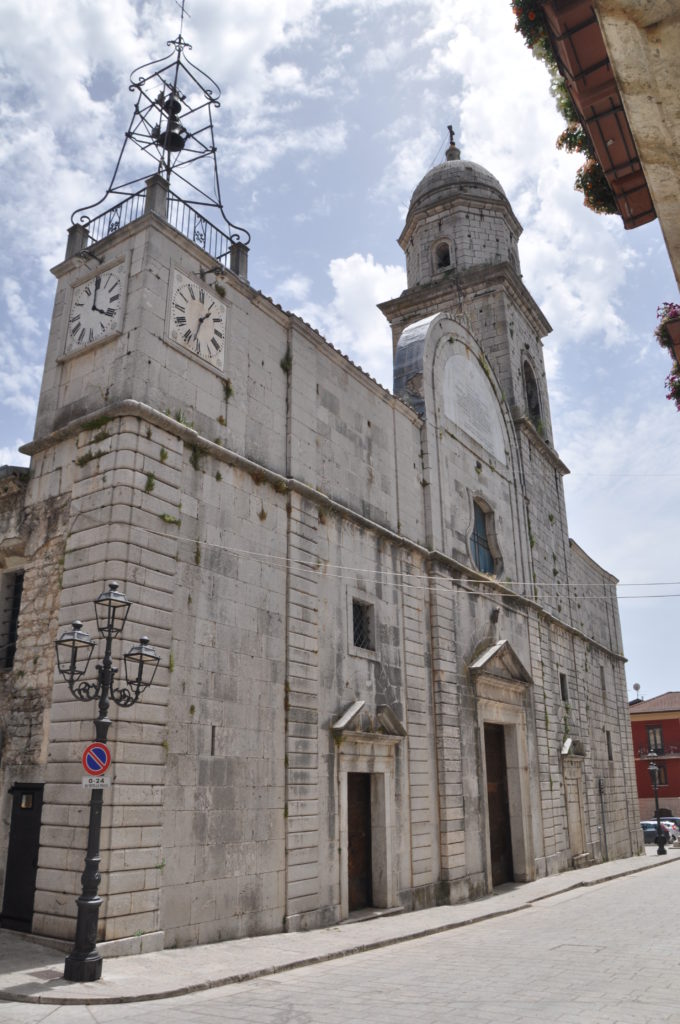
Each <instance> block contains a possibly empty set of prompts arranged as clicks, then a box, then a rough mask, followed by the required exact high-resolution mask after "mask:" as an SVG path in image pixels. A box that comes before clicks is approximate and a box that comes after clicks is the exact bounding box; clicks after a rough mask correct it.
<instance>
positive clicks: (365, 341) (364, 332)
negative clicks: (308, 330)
mask: <svg viewBox="0 0 680 1024" xmlns="http://www.w3.org/2000/svg"><path fill="white" fill-rule="evenodd" d="M328 272H329V275H330V278H331V282H332V285H333V290H334V295H333V299H332V300H331V302H330V303H329V304H328V305H326V306H320V305H318V304H316V303H313V302H308V303H304V304H302V305H300V306H298V307H296V308H295V309H294V310H293V312H295V313H297V314H298V316H301V317H302V319H303V320H306V321H307V322H308V323H310V324H311V325H312V327H315V328H316V329H317V330H318V331H320V333H321V334H323V335H324V336H325V337H326V338H327V340H328V341H330V343H331V344H332V345H335V347H336V348H339V349H340V350H341V351H342V352H344V353H345V354H346V355H348V356H349V357H350V359H352V360H353V361H354V362H356V363H358V364H359V366H361V367H362V369H364V370H365V371H366V372H367V373H370V375H371V376H372V377H375V379H376V380H377V381H379V383H381V384H382V385H383V386H384V387H386V388H389V389H390V390H391V388H392V335H391V332H390V329H389V325H388V323H387V321H386V320H385V318H384V316H383V315H382V313H381V312H380V310H379V309H377V308H376V304H377V303H378V302H384V301H385V300H386V299H391V298H394V297H395V296H397V295H399V294H400V293H401V292H402V290H403V289H404V288H405V286H406V273H405V272H404V270H403V269H402V267H396V266H382V265H381V264H379V263H376V262H375V260H374V259H373V256H371V255H370V253H369V254H368V255H367V256H363V255H361V254H360V253H353V254H352V255H351V256H347V257H346V258H344V259H335V260H333V261H332V262H331V264H330V267H329V270H328Z"/></svg>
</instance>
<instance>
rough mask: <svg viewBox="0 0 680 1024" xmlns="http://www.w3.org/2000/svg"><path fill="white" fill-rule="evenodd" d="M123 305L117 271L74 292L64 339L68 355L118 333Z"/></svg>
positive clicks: (102, 274) (106, 271)
mask: <svg viewBox="0 0 680 1024" xmlns="http://www.w3.org/2000/svg"><path fill="white" fill-rule="evenodd" d="M122 302H123V282H122V278H121V274H120V272H119V271H117V270H105V271H104V272H103V273H101V274H98V275H97V276H96V277H91V278H90V280H89V281H86V282H85V283H84V284H81V285H78V287H77V288H74V289H73V299H72V301H71V312H70V314H69V319H68V330H67V337H66V350H67V352H70V351H73V350H74V349H77V348H82V347H83V346H84V345H90V344H91V343H92V342H93V341H99V339H100V338H105V337H106V336H107V335H109V334H113V333H115V332H116V331H119V330H120V328H121V322H120V321H121V312H122Z"/></svg>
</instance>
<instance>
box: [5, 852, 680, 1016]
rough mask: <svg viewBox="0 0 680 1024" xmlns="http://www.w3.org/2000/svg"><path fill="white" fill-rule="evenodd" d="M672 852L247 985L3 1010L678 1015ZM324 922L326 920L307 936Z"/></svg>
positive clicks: (676, 873)
mask: <svg viewBox="0 0 680 1024" xmlns="http://www.w3.org/2000/svg"><path fill="white" fill-rule="evenodd" d="M673 860H674V863H670V862H669V863H667V864H666V865H664V866H663V868H662V869H661V870H646V871H639V872H636V873H635V874H631V875H627V876H624V877H620V878H614V879H612V880H611V881H607V882H605V883H603V884H597V885H592V886H589V887H584V888H577V889H571V890H569V891H564V892H561V893H557V894H556V895H551V896H547V897H546V898H545V899H540V900H539V901H538V902H535V903H532V904H531V905H530V906H529V907H527V908H526V909H521V910H517V911H516V912H514V913H509V914H506V915H505V916H501V917H496V918H492V919H486V920H481V921H478V922H477V923H472V924H469V925H466V926H465V927H460V928H456V929H454V930H452V931H444V932H441V933H440V934H436V935H431V936H428V937H426V938H419V939H414V940H412V941H407V942H399V943H398V944H396V945H390V946H387V947H385V948H382V949H377V950H374V951H369V952H364V953H359V954H355V955H352V956H347V957H343V958H342V959H335V960H330V961H327V962H323V963H319V964H314V965H312V966H309V967H301V968H297V969H294V970H288V971H284V972H283V973H279V974H274V975H270V976H267V977H263V978H259V979H255V980H252V981H247V982H243V983H240V984H231V985H226V986H222V987H219V988H213V989H210V990H208V991H201V992H195V993H192V994H189V995H186V996H179V997H176V998H174V999H162V1000H154V1001H145V1002H133V1003H127V1004H123V1005H120V1004H118V1005H117V1004H109V1005H93V1004H91V1005H89V1006H84V1005H70V1006H54V1005H51V1006H48V1005H40V1004H36V1003H17V1002H13V1003H3V1004H0V1022H3V1024H4V1022H8V1024H9V1022H11V1024H37V1022H48V1021H49V1024H109V1022H110V1024H114V1022H116V1024H118V1022H126V1024H127V1022H130V1024H134V1022H137V1021H139V1022H143V1024H156V1022H159V1024H160V1022H164V1024H175V1022H176V1024H180V1022H182V1024H194V1022H195V1024H209V1022H210V1021H218V1020H219V1021H224V1022H228V1024H232V1022H233V1024H236V1022H238V1024H241V1022H243V1024H250V1022H252V1024H347V1022H348V1021H349V1022H359V1021H363V1020H370V1021H371V1022H372V1024H383V1022H385V1024H387V1022H389V1024H400V1022H404V1024H421V1022H422V1024H439V1022H446V1024H449V1022H451V1021H454V1020H455V1021H461V1022H466V1024H472V1022H474V1024H487V1022H489V1024H519V1022H521V1024H532V1022H534V1021H536V1022H540V1024H589V1022H597V1024H647V1022H649V1024H652V1022H654V1024H660V1022H668V1024H671V1022H673V1024H677V1022H678V1021H680V1010H678V1007H677V977H678V968H679V967H680V942H679V940H678V934H677V929H676V928H675V926H674V921H675V918H676V914H675V910H674V907H675V900H676V899H677V893H678V883H679V882H680V858H678V859H677V860H676V859H675V858H674V859H673ZM562 877H565V876H562ZM572 877H573V876H572ZM534 884H537V883H534ZM522 888H523V887H521V886H519V887H516V889H515V890H514V891H515V892H518V891H521V890H522ZM525 888H526V887H525ZM498 898H499V899H504V897H503V895H500V896H499V897H498ZM410 916H412V915H404V916H403V917H402V918H401V919H400V920H401V921H403V920H404V919H405V918H406V917H410ZM368 927H370V925H368ZM315 935H317V936H319V941H321V940H322V937H323V935H324V933H323V932H320V933H308V934H307V938H308V939H311V940H312V942H313V940H314V936H315ZM289 938H293V937H292V936H290V937H289ZM247 941H251V940H247ZM253 941H254V942H255V943H257V941H258V940H253ZM225 945H227V944H225ZM177 954H178V956H181V955H182V952H181V951H177ZM156 955H158V954H156ZM208 955H209V954H208ZM162 963H163V964H164V966H165V967H166V968H167V966H169V964H168V962H167V961H165V962H163V961H161V960H158V965H159V967H160V965H161V964H162ZM107 966H108V965H107Z"/></svg>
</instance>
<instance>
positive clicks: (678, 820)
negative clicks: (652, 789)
mask: <svg viewBox="0 0 680 1024" xmlns="http://www.w3.org/2000/svg"><path fill="white" fill-rule="evenodd" d="M661 821H672V822H673V824H674V825H675V826H676V827H677V829H678V831H679V832H680V818H676V817H674V816H673V815H672V814H662V815H661Z"/></svg>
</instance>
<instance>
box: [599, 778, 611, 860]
mask: <svg viewBox="0 0 680 1024" xmlns="http://www.w3.org/2000/svg"><path fill="white" fill-rule="evenodd" d="M597 788H598V790H599V793H600V813H601V815H602V825H601V828H602V840H603V842H604V859H605V860H609V850H608V849H607V822H606V819H605V816H604V779H598V780H597Z"/></svg>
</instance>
